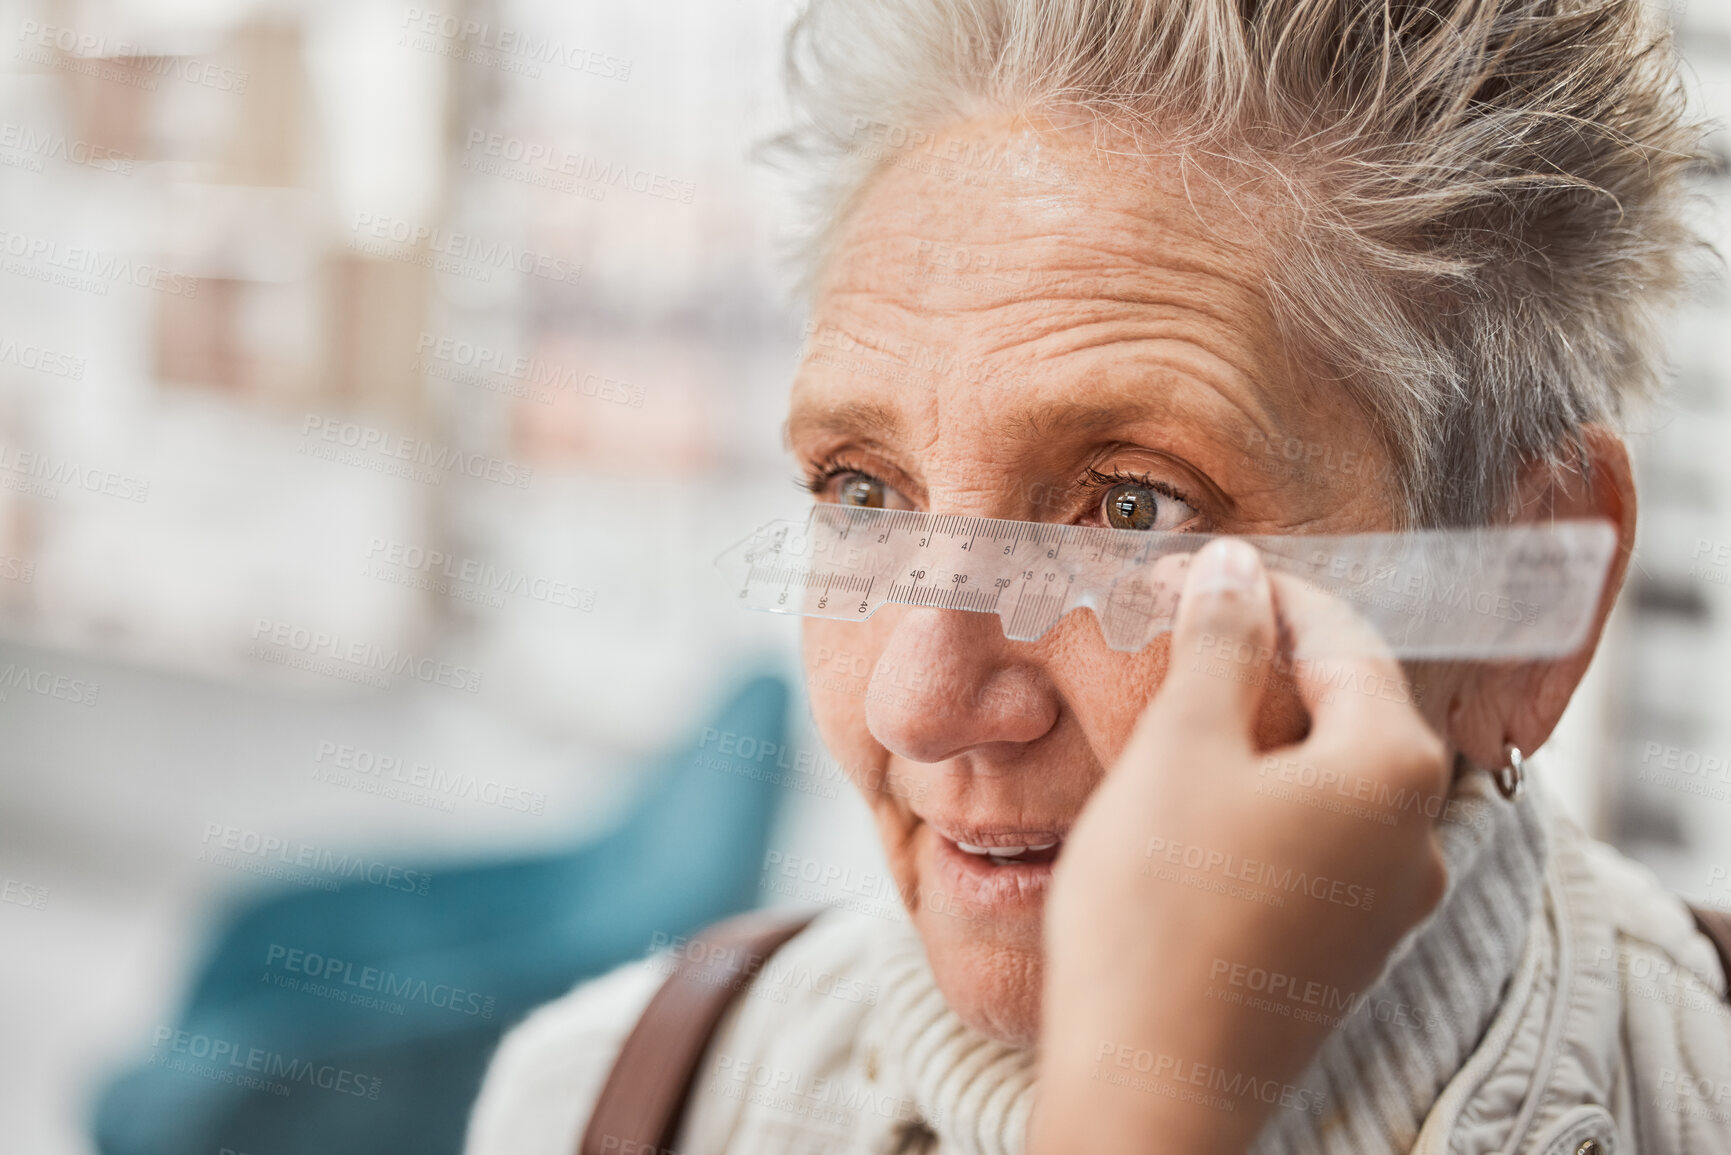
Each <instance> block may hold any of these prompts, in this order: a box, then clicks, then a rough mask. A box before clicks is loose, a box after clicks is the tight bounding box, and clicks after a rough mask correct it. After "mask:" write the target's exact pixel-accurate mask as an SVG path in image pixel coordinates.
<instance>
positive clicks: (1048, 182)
mask: <svg viewBox="0 0 1731 1155" xmlns="http://www.w3.org/2000/svg"><path fill="white" fill-rule="evenodd" d="M1114 146H1116V147H1114ZM1233 171H1236V170H1226V174H1225V175H1223V173H1222V172H1221V171H1216V170H1215V169H1212V168H1208V167H1205V166H1201V165H1198V164H1195V163H1191V162H1186V161H1183V160H1181V159H1179V158H1178V157H1177V156H1176V155H1174V154H1172V153H1170V152H1168V153H1166V154H1156V155H1152V156H1150V155H1145V154H1143V153H1140V152H1134V151H1130V146H1129V144H1128V142H1125V141H1118V140H1115V139H1110V138H1109V139H1107V140H1104V141H1102V140H1097V139H1095V135H1094V134H1093V133H1091V132H1086V131H1082V130H1076V129H1070V130H1065V131H1058V130H1054V129H1051V128H1049V127H1047V128H1036V127H1031V126H1027V125H1020V126H1018V125H1014V124H1009V123H987V124H977V125H970V126H964V127H962V128H958V129H956V130H954V131H952V132H949V133H945V134H935V135H930V136H926V137H909V138H907V140H906V141H905V142H904V143H903V144H902V146H901V147H896V148H890V149H887V151H886V152H885V155H884V156H883V158H882V159H881V160H880V162H879V167H878V170H877V172H876V174H875V176H874V177H873V178H872V179H871V181H870V182H869V183H868V184H867V185H866V187H865V188H864V189H863V191H862V193H861V194H860V195H859V196H858V197H857V198H856V199H855V201H854V202H853V206H852V210H851V211H850V212H849V214H848V216H847V218H846V220H844V221H843V222H841V223H840V226H839V228H838V230H837V235H836V238H835V241H834V242H833V244H832V246H831V249H830V252H829V256H828V259H827V261H826V264H825V267H824V270H823V274H822V276H821V277H820V278H819V280H818V282H817V287H816V293H815V296H814V300H813V314H812V320H811V322H810V324H809V325H808V330H807V333H806V348H805V356H804V362H803V365H802V369H801V373H800V376H799V378H798V380H797V381H796V383H795V390H794V399H793V401H794V405H793V409H794V413H793V423H794V426H795V427H796V428H797V427H798V425H799V423H800V422H802V421H808V422H809V421H813V420H816V416H815V415H814V413H813V411H814V410H837V409H840V408H843V407H848V406H851V407H852V412H853V413H854V414H855V415H856V416H858V415H862V414H864V413H866V412H867V411H868V410H876V411H877V412H878V416H880V417H891V416H894V412H893V411H895V410H898V409H899V410H902V411H904V412H903V419H904V420H908V419H910V418H917V416H918V413H917V410H919V409H920V408H922V407H923V408H926V409H932V408H946V409H948V410H949V411H950V412H952V413H953V412H955V411H957V410H958V408H969V407H971V408H974V409H981V410H989V411H991V412H992V413H993V414H994V415H995V416H997V417H998V418H999V419H1000V420H1001V423H1008V424H1010V425H1013V426H1015V427H1017V428H1021V429H1024V430H1026V431H1027V432H1028V433H1029V434H1030V435H1033V436H1038V435H1039V434H1040V431H1041V429H1042V428H1044V427H1049V426H1052V425H1059V424H1061V425H1064V426H1066V427H1071V428H1074V427H1076V426H1077V425H1078V424H1081V423H1088V422H1094V423H1105V424H1107V425H1110V424H1111V423H1112V421H1114V420H1116V419H1117V415H1119V414H1120V413H1122V412H1124V411H1125V410H1127V409H1134V410H1135V415H1136V417H1138V418H1139V419H1146V420H1156V421H1157V420H1161V419H1163V418H1174V417H1178V416H1185V415H1189V416H1194V417H1198V418H1201V419H1202V420H1204V421H1205V422H1208V421H1213V422H1217V423H1218V424H1220V426H1221V428H1222V429H1223V430H1225V434H1224V435H1225V436H1228V437H1230V438H1233V439H1236V440H1238V441H1240V442H1242V441H1243V439H1244V438H1245V437H1246V436H1252V435H1255V434H1260V435H1261V436H1264V437H1268V438H1272V437H1276V436H1279V435H1280V433H1281V431H1282V429H1283V426H1284V425H1285V424H1286V422H1285V421H1284V417H1285V415H1286V414H1287V412H1289V411H1290V410H1292V409H1293V408H1294V407H1295V406H1298V405H1300V404H1301V403H1302V399H1301V398H1300V397H1299V396H1298V393H1297V390H1296V388H1295V383H1294V374H1293V372H1292V369H1291V367H1290V365H1289V363H1288V361H1289V359H1288V356H1287V353H1286V351H1285V349H1284V348H1283V347H1282V345H1281V343H1280V342H1279V340H1278V339H1277V337H1276V334H1275V328H1274V324H1273V320H1272V316H1271V312H1270V309H1269V305H1268V298H1267V293H1266V287H1265V286H1266V269H1267V266H1268V257H1269V252H1270V246H1271V243H1272V241H1273V237H1274V230H1275V229H1276V227H1277V218H1276V215H1275V213H1274V211H1273V209H1272V208H1271V204H1270V201H1269V200H1268V198H1267V197H1266V196H1265V195H1264V194H1263V193H1262V192H1261V191H1260V190H1259V189H1258V188H1256V187H1254V186H1252V185H1251V184H1249V183H1248V182H1246V181H1244V180H1243V179H1237V181H1236V183H1234V180H1233V179H1232V177H1231V175H1230V174H1231V173H1232V172H1233ZM861 394H870V395H872V397H873V398H874V400H872V401H871V402H870V403H867V402H865V401H863V400H862V399H861V397H860V395H861ZM910 409H912V410H915V411H916V412H914V413H912V414H909V413H907V412H906V411H908V410H910Z"/></svg>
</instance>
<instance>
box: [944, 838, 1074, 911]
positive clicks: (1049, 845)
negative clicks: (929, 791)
mask: <svg viewBox="0 0 1731 1155" xmlns="http://www.w3.org/2000/svg"><path fill="white" fill-rule="evenodd" d="M927 829H928V830H929V831H930V834H931V836H932V837H931V843H930V845H931V847H932V853H933V858H932V860H931V864H932V866H933V867H935V871H934V873H933V874H932V875H928V877H929V878H932V879H933V880H934V881H935V883H936V887H937V889H938V890H939V891H941V892H944V893H945V894H946V895H947V896H948V897H949V898H952V899H955V900H958V901H960V902H961V903H963V904H964V905H965V906H966V907H970V908H985V909H992V910H996V911H998V912H999V913H1000V914H1001V915H1008V914H1010V912H1012V911H1014V910H1017V909H1027V910H1029V911H1030V913H1031V912H1032V911H1033V910H1034V909H1036V908H1038V907H1039V906H1040V905H1041V904H1043V903H1044V901H1045V897H1046V891H1047V890H1048V889H1049V888H1050V887H1051V883H1052V866H1053V864H1054V863H1056V862H1057V861H1058V856H1059V855H1060V854H1061V853H1063V850H1064V834H1065V832H1064V831H1062V830H1057V829H1053V828H1051V827H1046V828H1044V829H1033V828H1020V829H1010V828H997V829H992V830H982V829H978V828H973V829H969V828H965V827H962V828H945V827H943V826H940V825H938V824H936V823H933V822H931V821H930V820H928V821H927Z"/></svg>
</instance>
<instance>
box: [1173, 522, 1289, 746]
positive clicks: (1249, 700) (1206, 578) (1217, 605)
mask: <svg viewBox="0 0 1731 1155" xmlns="http://www.w3.org/2000/svg"><path fill="white" fill-rule="evenodd" d="M1274 642H1275V632H1274V600H1273V596H1272V594H1271V592H1270V589H1269V584H1268V571H1267V570H1266V569H1264V568H1263V565H1262V559H1261V558H1260V557H1258V556H1257V553H1256V550H1255V549H1254V548H1253V547H1252V546H1250V545H1249V544H1247V543H1245V542H1242V541H1238V540H1236V539H1233V538H1219V539H1216V540H1215V541H1211V542H1209V543H1208V544H1207V545H1206V546H1204V547H1202V549H1201V550H1200V551H1198V552H1197V554H1196V556H1195V559H1194V560H1193V561H1192V562H1191V564H1190V572H1189V573H1188V574H1187V575H1186V576H1185V580H1184V589H1183V593H1182V594H1181V595H1180V598H1179V602H1178V612H1177V617H1176V619H1175V620H1174V622H1173V624H1172V651H1171V660H1170V663H1169V664H1168V666H1167V671H1166V679H1165V681H1164V682H1163V683H1162V684H1161V687H1160V692H1159V694H1158V695H1157V696H1156V698H1155V704H1154V708H1153V709H1152V710H1151V711H1150V713H1154V714H1157V715H1158V718H1159V724H1160V725H1161V726H1162V727H1165V726H1175V727H1179V728H1180V729H1179V731H1178V732H1181V733H1185V734H1190V735H1196V736H1216V737H1219V738H1220V739H1222V740H1224V741H1230V742H1233V743H1234V744H1236V745H1243V746H1244V747H1247V748H1248V747H1249V746H1250V745H1251V725H1252V722H1253V721H1254V719H1255V717H1256V711H1257V708H1258V706H1260V705H1261V702H1262V691H1263V687H1264V686H1265V685H1266V684H1267V681H1268V673H1269V667H1270V664H1271V663H1272V661H1273V658H1274V653H1275V650H1274Z"/></svg>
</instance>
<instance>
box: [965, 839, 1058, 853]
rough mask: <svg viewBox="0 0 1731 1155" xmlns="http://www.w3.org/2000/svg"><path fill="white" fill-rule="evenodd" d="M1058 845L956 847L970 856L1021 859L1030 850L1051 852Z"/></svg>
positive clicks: (1054, 840)
mask: <svg viewBox="0 0 1731 1155" xmlns="http://www.w3.org/2000/svg"><path fill="white" fill-rule="evenodd" d="M1056 845H1058V840H1057V839H1055V838H1054V839H1053V840H1052V841H1050V842H1039V843H1034V844H1032V845H1029V846H975V845H974V844H973V843H971V842H958V843H956V846H957V847H958V848H959V849H961V850H965V851H966V852H968V853H969V854H978V855H981V856H984V857H988V858H1020V857H1021V856H1022V855H1024V854H1026V853H1028V851H1030V850H1035V851H1039V850H1050V849H1052V847H1054V846H1056Z"/></svg>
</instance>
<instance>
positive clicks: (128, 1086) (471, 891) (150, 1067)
mask: <svg viewBox="0 0 1731 1155" xmlns="http://www.w3.org/2000/svg"><path fill="white" fill-rule="evenodd" d="M787 700H788V691H787V686H786V684H785V683H784V682H783V681H782V680H781V679H779V678H775V677H768V676H760V677H757V678H754V679H752V680H751V681H749V682H748V683H747V684H745V685H744V687H743V688H741V689H740V690H739V691H738V692H737V694H735V696H734V697H733V698H732V699H731V700H730V701H729V702H728V703H727V705H726V706H725V707H724V708H723V709H722V710H721V711H720V712H719V714H717V715H716V716H715V717H714V718H712V719H711V720H710V721H709V723H708V727H709V728H711V729H713V730H715V731H719V732H727V731H732V732H733V733H734V734H737V735H742V736H747V737H749V738H751V739H753V741H751V742H738V743H736V744H730V748H732V749H740V748H743V749H745V750H746V751H747V752H748V753H753V754H758V753H759V752H760V751H761V750H762V748H763V747H764V745H765V744H769V746H770V748H771V749H774V748H777V747H780V746H782V745H784V744H785V742H786V733H787V712H788V710H787ZM702 733H703V731H702V730H699V731H698V732H697V734H695V735H693V737H692V740H691V741H690V742H688V743H686V744H685V746H684V748H682V749H680V750H679V751H678V752H677V753H674V754H672V755H669V756H667V757H666V758H665V759H664V761H663V762H662V763H661V765H660V766H659V767H658V768H657V769H656V770H655V771H654V772H653V773H652V774H651V775H650V776H649V778H650V781H649V783H648V785H647V787H646V789H645V791H644V793H643V795H642V797H641V798H640V799H639V800H638V801H637V802H636V803H635V804H634V805H633V806H632V807H631V809H630V811H629V813H628V814H627V816H626V817H625V818H624V819H623V820H622V822H621V823H620V824H619V825H618V826H617V827H616V828H614V829H613V830H612V831H611V832H609V833H607V834H604V835H602V836H600V837H598V838H596V839H594V840H592V841H589V842H587V843H585V844H584V845H582V846H579V847H577V848H575V849H573V850H571V851H569V852H566V853H562V854H557V855H551V856H545V857H537V858H524V859H513V860H507V861H498V862H488V863H480V864H474V865H467V866H462V867H457V868H452V867H450V866H446V865H441V864H437V863H434V864H430V865H428V866H427V867H426V868H425V869H426V870H427V872H428V874H430V876H431V882H430V884H429V886H428V889H427V893H426V894H425V895H418V894H414V893H405V892H403V891H398V890H393V889H388V888H385V887H381V886H368V885H359V886H354V885H352V884H347V885H345V887H344V889H342V890H339V891H334V892H325V891H315V892H311V893H296V894H284V895H280V896H274V897H270V898H266V899H263V900H260V901H257V902H255V903H253V904H252V905H250V906H248V907H245V908H244V909H242V910H240V911H239V912H238V913H237V914H236V915H235V916H234V917H233V918H232V919H230V920H229V921H228V923H227V925H226V926H225V927H224V928H223V929H222V930H221V931H220V932H219V933H218V935H217V938H216V944H215V947H214V949H213V950H212V952H211V954H210V957H209V960H208V961H207V962H206V964H205V966H204V968H203V971H202V973H201V974H200V975H199V977H198V980H197V981H196V983H194V984H193V987H192V993H191V996H190V998H189V1000H188V1002H187V1005H186V1008H185V1011H184V1012H183V1014H182V1015H181V1018H180V1021H179V1023H178V1024H177V1026H176V1030H178V1031H184V1032H185V1034H184V1035H178V1036H174V1037H171V1038H169V1039H167V1040H163V1041H162V1042H161V1043H160V1044H159V1045H157V1046H155V1048H154V1050H153V1051H152V1056H151V1061H150V1062H147V1063H144V1064H141V1065H140V1066H138V1067H135V1068H133V1069H131V1070H129V1071H127V1072H126V1073H124V1074H123V1075H121V1076H120V1077H118V1078H117V1079H115V1080H114V1081H113V1082H112V1083H111V1084H109V1085H108V1086H107V1087H106V1089H105V1090H104V1091H103V1093H102V1094H101V1096H100V1097H99V1100H98V1102H97V1104H96V1108H95V1118H94V1133H95V1140H96V1144H97V1147H98V1148H99V1149H100V1150H101V1151H102V1152H103V1153H104V1155H220V1153H221V1152H223V1151H230V1152H236V1153H245V1155H346V1153H352V1155H389V1153H393V1152H400V1153H402V1155H448V1153H455V1152H458V1151H460V1150H461V1146H462V1137H463V1128H464V1125H465V1122H466V1120H467V1117H468V1110H469V1105H470V1104H471V1103H472V1102H473V1100H474V1098H475V1095H476V1092H477V1091H478V1089H479V1087H480V1081H481V1076H482V1073H483V1072H484V1071H485V1069H486V1064H487V1060H488V1058H489V1056H490V1055H491V1054H492V1051H493V1048H494V1047H495V1045H496V1044H497V1043H498V1040H499V1037H500V1036H501V1035H502V1034H503V1033H504V1031H505V1030H506V1029H507V1028H508V1027H510V1026H511V1025H512V1024H513V1023H514V1022H516V1021H517V1020H519V1019H521V1018H522V1017H523V1016H524V1015H525V1014H527V1013H528V1012H529V1011H530V1010H531V1009H532V1008H534V1007H535V1006H537V1005H538V1004H540V1003H543V1002H546V1001H547V1000H549V999H552V998H556V997H558V996H559V995H560V994H562V993H564V992H565V991H566V990H568V989H570V987H571V986H572V985H573V984H574V983H576V982H578V981H580V980H582V979H584V978H587V977H589V976H592V975H596V974H599V973H601V972H603V971H606V970H608V969H609V968H611V967H613V966H615V965H616V964H618V963H621V962H623V961H625V960H627V959H632V958H638V957H641V956H642V955H643V954H645V953H646V952H647V951H648V950H649V949H650V948H651V946H652V945H653V943H654V942H655V941H656V936H657V935H681V934H686V933H689V932H690V931H693V930H695V929H697V928H699V927H701V926H703V925H705V924H706V923H709V922H712V921H714V920H715V919H718V918H722V917H725V916H726V915H729V914H733V913H736V912H738V911H741V910H745V909H748V908H750V907H751V906H753V905H755V902H756V898H757V890H758V878H759V873H760V870H761V867H762V862H763V856H764V851H765V848H766V844H767V840H768V836H769V830H770V824H771V823H772V821H773V820H774V817H775V812H776V809H777V806H778V803H779V800H780V794H781V793H782V791H781V790H780V788H779V787H778V786H777V785H776V784H775V783H774V782H773V781H766V780H765V778H766V776H765V775H763V774H762V773H761V772H760V771H761V769H762V767H763V766H764V765H766V762H764V761H760V760H758V759H757V758H751V759H747V758H740V757H738V756H737V755H727V754H722V753H721V752H720V750H721V744H720V743H718V742H714V741H711V742H708V743H704V742H703V740H702ZM768 761H769V762H773V759H769V760H768ZM754 771H759V772H756V773H754ZM290 949H297V950H300V951H302V952H309V953H310V954H314V955H318V956H321V958H322V959H323V960H338V961H337V962H331V961H324V962H320V963H314V964H310V965H313V966H315V967H317V968H318V969H319V970H320V971H322V972H325V973H328V974H329V976H330V978H329V980H328V985H331V986H336V985H344V984H342V983H341V980H342V979H343V978H344V977H346V978H347V979H348V980H349V982H348V984H346V985H347V986H348V987H350V989H351V990H355V989H358V990H360V991H363V992H364V991H370V992H372V997H378V998H381V999H384V1000H386V1001H388V1002H389V1003H391V1004H392V1005H393V1006H395V1007H400V1008H402V1013H400V1014H399V1013H394V1012H392V1011H389V1010H379V1009H361V1008H358V1007H356V1006H355V1005H352V1004H351V1003H349V1002H346V1001H338V1000H336V999H329V998H322V997H316V996H315V995H313V994H310V993H308V992H307V991H305V990H294V989H286V988H283V987H280V986H279V985H277V983H276V982H275V981H274V980H273V979H272V977H271V976H272V975H273V974H286V973H293V972H287V971H285V970H284V968H283V966H282V964H283V962H284V961H285V960H286V958H287V956H286V953H285V952H286V951H287V950H290ZM273 951H274V952H275V953H274V955H273ZM267 960H272V961H273V962H274V963H275V965H273V966H267V965H266V963H267ZM339 964H340V965H339ZM295 965H296V969H297V971H299V972H301V973H299V974H297V975H296V976H295V977H296V980H297V981H310V980H308V979H306V976H305V974H304V972H305V970H306V969H307V967H308V966H309V962H308V956H307V955H306V954H303V955H302V956H299V958H298V959H297V962H296V964H295ZM367 968H375V969H374V970H372V971H369V970H368V969H367ZM385 976H389V978H388V979H387V978H386V977H385ZM160 1033H162V1032H159V1034H160ZM177 1046H178V1048H179V1049H178V1050H177V1049H176V1048H177ZM201 1052H202V1057H199V1056H200V1053H201ZM188 1066H192V1067H196V1068H197V1069H194V1070H188V1069H186V1068H187V1067H188ZM249 1080H265V1081H268V1082H270V1083H272V1084H275V1086H274V1087H270V1088H264V1089H261V1088H259V1087H258V1086H257V1085H256V1083H249ZM283 1087H287V1088H288V1091H287V1093H286V1094H284V1093H282V1088H283Z"/></svg>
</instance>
